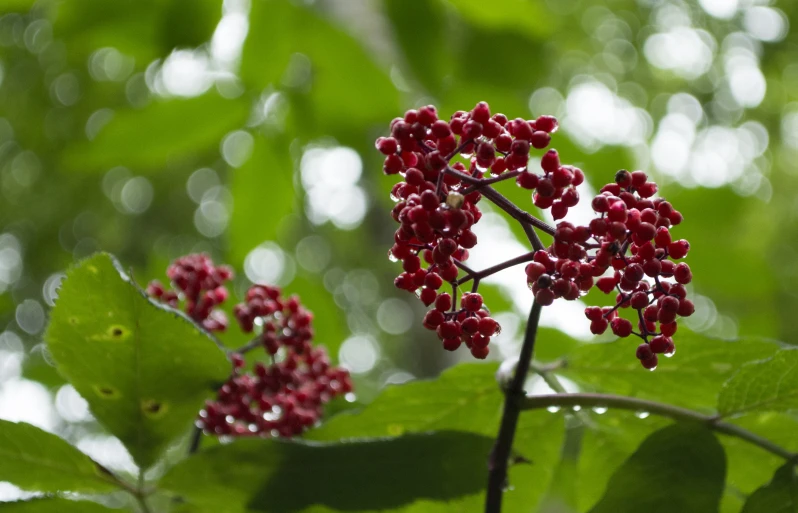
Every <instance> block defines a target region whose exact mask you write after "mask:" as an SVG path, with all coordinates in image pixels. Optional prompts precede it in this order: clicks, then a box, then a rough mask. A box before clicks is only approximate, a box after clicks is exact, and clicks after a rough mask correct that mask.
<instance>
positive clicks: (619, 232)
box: [376, 102, 694, 369]
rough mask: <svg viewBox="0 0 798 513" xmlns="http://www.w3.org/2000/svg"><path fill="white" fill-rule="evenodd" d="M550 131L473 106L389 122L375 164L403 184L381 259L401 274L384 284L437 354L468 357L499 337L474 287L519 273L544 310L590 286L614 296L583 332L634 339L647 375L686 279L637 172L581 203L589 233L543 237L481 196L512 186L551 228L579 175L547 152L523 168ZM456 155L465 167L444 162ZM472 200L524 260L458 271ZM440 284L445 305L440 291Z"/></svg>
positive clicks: (543, 123) (666, 207)
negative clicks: (503, 229)
mask: <svg viewBox="0 0 798 513" xmlns="http://www.w3.org/2000/svg"><path fill="white" fill-rule="evenodd" d="M556 130H557V121H556V119H554V118H553V117H551V116H540V117H538V118H537V119H535V120H524V119H522V118H516V119H514V120H509V119H508V118H507V117H506V116H504V115H503V114H493V115H491V112H490V108H489V107H488V105H487V103H485V102H480V103H478V104H477V105H476V106H475V107H474V108H473V109H472V110H470V111H468V112H465V111H458V112H455V113H454V114H453V115H452V117H451V118H450V120H449V121H448V122H447V121H444V120H441V119H438V115H437V112H436V110H435V107H433V106H427V107H423V108H421V109H418V110H410V111H408V112H406V113H405V116H404V117H403V118H396V119H394V120H393V121H392V122H391V135H390V137H380V138H379V139H377V142H376V147H377V149H378V150H379V151H380V152H381V153H382V154H384V155H385V160H384V163H383V171H384V172H385V174H387V175H397V174H399V175H401V177H402V178H403V181H400V182H399V183H397V184H396V185H395V186H394V187H393V189H392V191H391V197H392V198H393V199H394V201H396V206H395V207H394V208H393V210H392V213H391V214H392V217H393V218H394V220H395V221H396V222H397V223H399V225H400V226H399V228H398V229H397V230H396V232H395V234H394V245H393V247H392V248H391V250H390V253H389V256H390V257H391V259H393V260H401V261H402V267H403V270H404V272H403V273H401V274H400V275H399V276H398V277H397V278H396V280H395V281H394V283H395V285H396V287H398V288H399V289H403V290H407V291H410V292H414V293H416V294H417V295H418V296H419V298H420V299H421V301H422V302H423V303H424V304H425V305H426V306H430V305H434V306H433V309H432V310H430V311H429V312H428V313H427V314H426V316H425V317H424V326H425V327H426V328H428V329H430V330H435V331H436V332H437V334H438V338H440V339H441V340H442V341H443V346H444V348H446V349H448V350H452V351H453V350H455V349H457V348H458V347H459V346H460V345H461V344H462V343H465V344H466V346H467V347H468V348H469V349H471V353H472V354H473V355H474V356H475V357H477V358H485V357H486V356H487V354H488V343H489V341H490V337H491V336H492V335H494V334H495V333H497V332H498V331H499V330H500V326H499V325H498V323H496V321H495V320H493V319H491V318H490V317H489V315H488V312H487V310H486V309H485V308H484V306H483V305H482V297H481V296H480V295H479V294H478V293H477V288H478V285H479V280H480V279H481V278H484V277H486V276H489V275H490V274H492V273H494V272H498V271H500V270H502V269H506V268H508V267H511V266H512V265H515V264H518V263H522V262H526V263H528V264H527V266H526V269H525V270H526V279H527V283H528V285H529V288H530V289H531V290H532V292H533V294H534V295H535V301H536V302H537V303H539V304H541V305H544V306H545V305H550V304H552V303H553V302H554V300H555V299H557V298H564V299H566V300H575V299H578V298H579V297H581V296H582V295H584V294H586V293H587V292H588V291H589V290H590V289H591V288H592V287H594V286H596V287H597V288H599V289H600V290H602V291H603V292H605V293H607V294H609V293H611V292H612V291H614V290H617V292H618V295H617V297H616V306H614V307H608V308H603V309H602V308H598V307H589V308H587V309H586V311H585V314H586V315H587V317H588V319H590V321H591V325H590V329H591V331H592V332H593V333H596V334H601V333H604V332H605V331H606V330H607V328H611V329H612V331H613V333H615V334H616V335H617V336H619V337H628V336H629V335H632V334H634V335H636V336H638V337H640V338H641V339H642V340H643V344H641V345H640V346H639V347H638V349H637V356H638V358H639V359H640V361H641V362H642V364H643V366H644V367H646V368H649V369H653V368H654V367H656V365H657V355H658V354H666V355H671V354H673V352H674V344H673V339H672V338H671V337H672V336H673V334H674V333H675V332H676V319H677V317H687V316H689V315H691V314H692V313H693V310H694V305H693V303H692V302H691V301H690V300H689V299H687V298H686V296H687V293H686V289H685V287H684V285H686V284H687V283H689V282H690V281H691V280H692V273H691V271H690V268H689V266H688V265H687V264H686V263H684V262H680V263H677V262H676V261H677V260H680V259H682V258H684V257H685V256H686V255H687V252H688V250H689V248H690V245H689V243H688V242H687V241H686V240H676V241H674V240H672V239H671V235H670V228H671V227H672V226H675V225H678V224H679V223H681V222H682V215H681V214H680V213H679V212H678V211H676V210H674V209H673V206H672V205H671V204H670V203H669V202H667V201H665V200H664V199H662V198H656V199H654V198H653V196H654V195H655V194H656V192H657V185H656V184H655V183H654V182H651V181H648V177H647V176H646V174H645V173H644V172H642V171H635V172H633V173H630V172H628V171H625V170H622V171H619V172H618V173H617V174H616V176H615V183H611V184H608V185H606V186H604V187H603V188H602V189H601V192H600V194H598V195H597V196H596V197H595V198H594V199H593V201H592V207H593V210H594V211H595V212H596V213H597V214H598V218H596V219H594V220H593V221H592V222H591V223H590V225H589V226H575V225H573V224H571V223H569V222H567V221H561V222H559V223H558V224H557V226H556V228H554V227H550V226H548V225H547V224H546V223H544V222H543V221H540V220H539V219H536V218H534V217H533V216H532V215H530V214H529V213H527V212H525V211H523V210H522V209H520V208H519V207H517V206H516V205H514V204H513V203H512V202H510V201H509V200H508V199H507V198H505V197H504V196H502V195H501V194H500V193H499V192H498V191H497V190H496V189H494V188H493V185H494V184H496V183H498V182H501V181H506V180H508V179H515V182H516V184H517V185H518V186H520V187H522V188H524V189H527V190H531V191H533V193H532V202H533V203H534V205H535V206H537V207H539V208H541V209H548V208H551V215H552V217H553V218H554V220H555V221H556V220H560V219H563V218H564V217H565V216H566V215H567V213H568V210H569V209H570V208H571V207H574V206H576V205H577V203H578V202H579V193H578V192H577V190H576V187H577V186H579V185H580V184H581V183H582V182H584V179H585V176H584V174H583V173H582V171H581V170H580V169H578V168H576V167H573V166H568V165H563V164H561V162H560V158H559V154H558V153H557V151H556V150H553V149H552V150H549V151H547V152H546V153H544V154H543V155H542V157H541V160H540V168H541V171H539V172H535V171H533V170H531V169H530V168H529V159H530V150H531V148H535V149H544V148H546V147H547V146H548V145H549V142H550V140H551V135H550V134H551V133H553V132H555V131H556ZM458 155H459V156H460V157H462V158H463V159H465V160H466V161H467V164H465V163H463V162H461V161H452V159H454V158H455V157H457V156H458ZM483 197H484V198H487V199H488V200H489V201H491V202H492V203H493V204H495V205H496V206H497V207H498V208H500V209H501V210H504V211H505V212H507V213H508V214H509V215H510V216H511V217H513V218H514V219H515V220H517V221H518V222H520V223H521V224H522V226H523V227H524V230H525V232H526V233H527V236H528V237H529V240H530V242H531V243H532V245H533V246H534V248H535V250H536V251H533V252H530V253H528V254H527V255H522V256H520V257H516V258H514V259H511V260H508V261H507V262H504V263H502V264H498V265H496V266H493V267H491V268H489V269H485V270H483V271H480V272H474V271H472V270H471V269H470V268H469V267H468V266H467V265H466V264H465V262H466V261H467V260H468V250H469V249H471V248H473V247H474V246H475V245H476V244H477V237H476V235H475V234H474V233H473V231H472V227H473V225H474V224H476V223H477V222H479V220H480V217H481V216H482V213H481V211H480V209H479V207H478V203H479V201H480V200H481V199H482V198H483ZM535 230H540V231H542V232H544V233H547V234H548V235H551V236H552V237H553V239H554V240H553V242H552V244H551V245H550V246H549V247H547V248H546V247H544V246H543V244H542V243H541V241H540V239H539V237H538V234H537V232H536V231H535ZM461 272H463V273H465V276H462V277H461ZM608 273H609V274H610V275H609V276H607V274H608ZM471 280H473V284H474V285H473V287H472V290H471V293H467V294H464V295H463V296H462V298H461V300H460V303H459V304H460V307H459V308H458V307H457V305H458V301H457V294H458V288H459V287H460V286H461V285H462V284H464V283H466V282H468V281H471ZM671 280H672V281H671ZM444 282H447V283H448V284H449V285H450V286H451V288H452V294H449V293H448V292H440V288H441V287H442V286H443V284H444ZM629 307H631V308H632V309H634V310H637V319H636V324H637V331H635V324H634V323H633V322H632V321H629V320H627V319H624V318H622V317H620V316H619V315H618V311H619V309H625V308H629Z"/></svg>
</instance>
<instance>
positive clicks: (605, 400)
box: [521, 394, 798, 462]
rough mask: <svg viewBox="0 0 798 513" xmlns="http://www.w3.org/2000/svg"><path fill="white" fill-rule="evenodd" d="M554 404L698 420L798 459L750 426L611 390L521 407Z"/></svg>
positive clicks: (544, 398)
mask: <svg viewBox="0 0 798 513" xmlns="http://www.w3.org/2000/svg"><path fill="white" fill-rule="evenodd" d="M550 406H557V407H561V408H562V407H564V408H568V407H573V406H580V407H587V408H590V407H602V408H619V409H623V410H632V411H644V412H647V413H653V414H655V415H661V416H663V417H669V418H672V419H674V420H682V421H688V422H698V423H700V424H703V425H705V426H706V427H708V428H709V429H713V430H715V431H718V432H720V433H724V434H726V435H729V436H734V437H737V438H740V439H741V440H745V441H746V442H749V443H751V444H753V445H756V446H757V447H760V448H762V449H764V450H766V451H768V452H771V453H773V454H775V455H776V456H779V457H781V458H784V459H786V460H788V461H792V462H798V453H793V452H790V451H788V450H787V449H785V448H783V447H781V446H779V445H776V444H774V443H773V442H771V441H770V440H767V439H765V438H763V437H761V436H759V435H757V434H755V433H752V432H750V431H748V430H747V429H743V428H741V427H740V426H737V425H735V424H730V423H728V422H723V421H721V420H720V419H719V418H718V417H717V416H715V415H705V414H703V413H699V412H697V411H693V410H688V409H687V408H681V407H679V406H673V405H670V404H664V403H657V402H654V401H647V400H644V399H637V398H635V397H626V396H621V395H610V394H549V395H536V396H531V397H525V398H523V399H522V400H521V408H522V409H524V410H536V409H540V408H548V407H550Z"/></svg>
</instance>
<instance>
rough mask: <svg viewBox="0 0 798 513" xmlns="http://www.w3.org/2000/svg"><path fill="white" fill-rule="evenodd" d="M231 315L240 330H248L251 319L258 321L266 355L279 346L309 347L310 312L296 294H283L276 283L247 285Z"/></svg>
mask: <svg viewBox="0 0 798 513" xmlns="http://www.w3.org/2000/svg"><path fill="white" fill-rule="evenodd" d="M233 315H235V318H236V319H237V320H238V324H239V326H241V331H243V332H244V333H252V331H253V330H254V329H255V322H256V321H257V322H258V323H259V325H260V326H261V328H262V331H261V333H260V335H259V338H260V341H261V343H262V344H263V347H264V348H265V349H266V351H267V352H268V353H269V354H270V355H274V354H277V351H279V349H280V348H281V347H288V348H291V349H293V350H294V351H295V352H296V353H298V354H302V353H304V352H305V351H307V350H309V349H310V341H311V339H312V338H313V326H311V321H312V320H313V314H312V313H310V312H309V311H307V310H306V309H305V308H304V307H303V306H302V304H301V303H300V302H299V298H298V297H297V296H291V297H290V298H283V297H282V296H281V295H280V289H279V288H277V287H270V286H268V285H254V286H252V287H250V289H249V290H248V291H247V296H246V301H245V302H244V303H240V304H238V305H236V306H235V307H234V308H233Z"/></svg>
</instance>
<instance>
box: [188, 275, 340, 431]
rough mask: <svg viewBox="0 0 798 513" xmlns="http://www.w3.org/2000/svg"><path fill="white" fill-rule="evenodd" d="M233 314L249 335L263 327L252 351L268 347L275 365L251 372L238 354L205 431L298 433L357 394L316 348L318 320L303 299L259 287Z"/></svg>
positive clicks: (203, 418)
mask: <svg viewBox="0 0 798 513" xmlns="http://www.w3.org/2000/svg"><path fill="white" fill-rule="evenodd" d="M234 312H235V316H236V319H237V320H238V322H239V325H240V326H241V329H242V330H243V331H244V332H246V333H251V332H253V331H254V329H255V326H259V327H261V328H262V331H261V333H260V334H259V335H258V336H257V337H256V339H255V340H254V341H253V342H254V343H253V344H251V345H249V346H248V347H247V348H248V349H252V348H254V347H258V346H261V347H263V348H264V349H265V350H266V352H267V353H268V354H269V355H270V356H271V364H268V365H267V364H264V363H262V362H258V363H256V364H255V365H254V368H253V370H254V372H246V371H244V367H245V366H246V362H245V361H244V358H243V356H242V355H241V354H234V355H233V375H232V376H231V377H230V379H229V380H228V381H227V383H225V384H224V385H223V386H222V388H221V389H220V390H219V393H218V396H217V398H216V400H215V401H211V402H208V403H207V404H206V406H205V409H204V410H203V411H202V412H200V419H199V424H200V426H201V427H202V428H203V429H204V430H205V431H206V432H208V433H213V434H216V435H234V436H280V437H290V436H294V435H298V434H300V433H302V432H303V431H304V430H305V429H307V428H308V427H310V426H312V425H313V424H315V423H316V422H317V421H318V420H319V418H320V417H321V415H322V408H323V405H324V404H325V403H327V402H328V401H330V399H332V398H334V397H336V396H339V395H343V394H346V393H348V392H351V391H352V381H351V378H350V376H349V373H348V372H347V371H346V370H344V369H340V368H337V367H333V366H331V364H330V360H329V358H328V356H327V353H326V352H325V351H324V349H323V348H319V347H313V346H312V345H311V340H312V338H313V329H312V326H311V321H312V319H313V316H312V314H311V313H310V312H309V311H307V310H306V309H305V308H304V307H303V306H302V304H301V303H300V301H299V298H297V297H296V296H292V297H290V298H284V297H282V295H281V293H280V289H278V288H277V287H270V286H267V285H255V286H253V287H251V288H250V289H249V291H248V292H247V296H246V302H244V303H241V304H239V305H236V307H235V309H234Z"/></svg>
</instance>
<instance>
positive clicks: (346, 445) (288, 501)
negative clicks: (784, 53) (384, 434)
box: [160, 431, 493, 513]
mask: <svg viewBox="0 0 798 513" xmlns="http://www.w3.org/2000/svg"><path fill="white" fill-rule="evenodd" d="M492 446H493V440H492V438H490V437H486V436H481V435H475V434H472V433H459V432H450V431H443V432H437V433H426V434H409V435H405V436H402V437H398V438H390V439H375V440H364V441H356V442H343V443H308V442H287V441H269V440H238V441H236V442H235V443H232V444H230V445H222V446H216V447H213V448H211V449H209V450H208V451H204V452H201V453H199V454H197V455H196V456H192V457H190V458H188V459H187V460H185V461H183V462H182V463H180V464H178V465H177V466H175V467H174V468H173V469H171V470H170V471H169V472H168V473H167V474H166V475H165V476H164V478H163V479H162V481H161V483H160V487H161V488H162V489H164V490H168V491H171V492H174V493H177V494H180V495H181V496H183V497H184V498H185V499H187V500H188V501H189V502H192V503H194V504H195V505H196V506H197V508H198V511H209V512H211V511H212V512H214V513H226V512H230V513H233V512H245V511H263V512H286V513H287V512H299V511H310V510H312V511H319V510H320V509H321V507H323V508H324V509H323V511H370V510H379V511H386V510H394V509H397V508H401V507H403V506H407V505H410V504H412V503H413V502H414V501H416V500H418V499H425V500H432V501H448V500H451V499H457V498H459V497H463V496H467V495H472V494H475V493H478V492H479V491H480V490H481V489H482V488H483V487H484V486H485V483H486V471H485V462H486V461H487V457H488V454H489V452H490V450H491V447H492Z"/></svg>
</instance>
